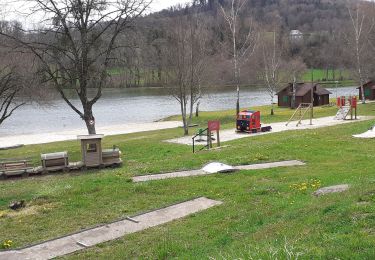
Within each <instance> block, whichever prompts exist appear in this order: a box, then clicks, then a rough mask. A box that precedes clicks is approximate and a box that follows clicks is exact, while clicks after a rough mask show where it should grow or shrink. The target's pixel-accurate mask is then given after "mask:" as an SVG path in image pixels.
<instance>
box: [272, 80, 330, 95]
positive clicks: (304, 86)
mask: <svg viewBox="0 0 375 260" xmlns="http://www.w3.org/2000/svg"><path fill="white" fill-rule="evenodd" d="M292 86H293V83H289V84H288V85H287V86H286V87H285V88H283V89H282V90H280V91H279V92H278V93H277V94H279V93H281V92H283V91H284V90H285V89H287V88H289V89H290V91H289V92H288V95H289V96H292V95H293V93H292V91H291V89H292ZM311 88H314V93H315V94H317V95H318V96H322V95H329V94H332V93H331V92H329V91H328V90H327V89H325V88H323V87H321V86H320V85H319V84H316V83H297V84H296V97H303V96H304V95H306V94H307V93H308V92H309V91H310V90H311Z"/></svg>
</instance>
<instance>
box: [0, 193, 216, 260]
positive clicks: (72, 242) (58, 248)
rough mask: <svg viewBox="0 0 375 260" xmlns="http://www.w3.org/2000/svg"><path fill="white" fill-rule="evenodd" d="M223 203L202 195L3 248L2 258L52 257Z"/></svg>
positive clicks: (0, 255) (3, 259)
mask: <svg viewBox="0 0 375 260" xmlns="http://www.w3.org/2000/svg"><path fill="white" fill-rule="evenodd" d="M220 204H222V202H221V201H216V200H211V199H207V198H204V197H201V198H197V199H194V200H190V201H186V202H183V203H179V204H175V205H173V206H170V207H166V208H162V209H159V210H155V211H151V212H149V213H146V214H142V215H138V216H134V217H132V218H129V219H124V220H121V221H117V222H114V223H111V224H108V225H105V226H100V227H97V228H93V229H89V230H85V231H82V232H79V233H76V234H73V235H69V236H65V237H61V238H58V239H55V240H51V241H47V242H44V243H41V244H38V245H34V246H30V247H27V248H24V249H20V250H11V251H5V252H0V259H1V260H14V259H17V260H18V259H20V260H21V259H22V260H24V259H51V258H55V257H58V256H63V255H66V254H70V253H73V252H76V251H79V250H82V249H85V248H87V247H91V246H94V245H97V244H99V243H103V242H107V241H111V240H114V239H117V238H120V237H122V236H124V235H127V234H131V233H135V232H138V231H141V230H144V229H147V228H150V227H155V226H158V225H162V224H165V223H167V222H170V221H173V220H176V219H179V218H183V217H186V216H188V215H190V214H193V213H196V212H199V211H202V210H205V209H208V208H211V207H214V206H216V205H220Z"/></svg>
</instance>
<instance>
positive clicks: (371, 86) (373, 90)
mask: <svg viewBox="0 0 375 260" xmlns="http://www.w3.org/2000/svg"><path fill="white" fill-rule="evenodd" d="M357 89H359V98H362V90H361V88H360V87H358V88H357ZM363 91H364V92H365V99H368V100H375V80H370V81H368V82H367V83H365V84H363Z"/></svg>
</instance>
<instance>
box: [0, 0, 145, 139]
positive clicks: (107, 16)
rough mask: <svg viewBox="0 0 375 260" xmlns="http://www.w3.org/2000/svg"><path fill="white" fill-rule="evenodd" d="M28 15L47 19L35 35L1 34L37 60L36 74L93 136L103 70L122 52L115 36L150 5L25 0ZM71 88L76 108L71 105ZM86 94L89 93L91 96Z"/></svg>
mask: <svg viewBox="0 0 375 260" xmlns="http://www.w3.org/2000/svg"><path fill="white" fill-rule="evenodd" d="M29 2H32V3H35V7H34V9H33V10H32V11H33V13H37V14H41V15H42V16H43V17H46V20H45V21H43V24H44V26H43V27H42V28H41V29H39V31H37V32H35V31H29V32H28V33H27V34H26V35H24V36H23V37H17V36H14V35H12V34H8V33H6V32H0V34H1V35H4V36H7V37H8V38H10V39H12V40H14V41H15V42H16V43H18V46H19V48H22V51H24V50H25V49H26V50H28V51H30V52H31V53H32V54H33V55H34V56H35V57H36V58H37V59H38V61H39V66H40V67H39V68H40V75H42V77H43V78H44V80H45V81H46V82H49V83H50V84H51V85H53V86H54V87H55V88H56V89H57V91H58V92H59V93H60V95H61V97H62V99H63V100H64V101H65V102H66V103H67V104H68V105H69V107H70V108H71V109H72V110H73V111H75V112H76V113H77V114H78V115H79V116H80V117H81V119H82V120H84V122H85V124H86V127H87V130H88V133H89V134H95V133H96V129H95V118H94V114H93V106H94V104H95V103H96V102H97V101H98V100H99V99H100V98H101V96H102V89H103V88H104V87H105V85H106V84H107V82H108V68H109V65H110V64H111V62H113V61H114V60H116V58H117V56H116V52H115V51H116V50H118V49H121V48H123V47H124V46H123V44H122V43H121V42H120V41H119V39H118V38H119V36H120V35H123V34H124V33H125V31H126V30H127V29H128V28H129V27H131V26H132V25H133V22H134V21H135V19H137V18H138V17H139V16H141V15H142V14H143V13H144V12H145V10H146V9H147V7H148V6H149V4H150V3H151V0H118V1H109V0H69V1H66V0H30V1H29ZM66 89H73V90H74V91H75V94H76V95H77V96H78V98H79V100H80V102H81V107H79V106H77V105H75V104H74V103H73V102H71V99H70V97H69V96H68V95H66V93H65V90H66ZM89 90H93V92H94V94H93V95H90V94H89Z"/></svg>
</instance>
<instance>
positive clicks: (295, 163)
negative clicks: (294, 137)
mask: <svg viewBox="0 0 375 260" xmlns="http://www.w3.org/2000/svg"><path fill="white" fill-rule="evenodd" d="M301 165H305V163H303V162H301V161H296V160H292V161H282V162H271V163H260V164H250V165H241V166H235V167H234V169H235V170H260V169H270V168H276V167H287V166H301ZM209 174H213V173H209V172H205V171H203V170H192V171H182V172H170V173H162V174H153V175H144V176H136V177H133V178H132V180H133V182H145V181H154V180H163V179H171V178H182V177H191V176H201V175H209Z"/></svg>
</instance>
